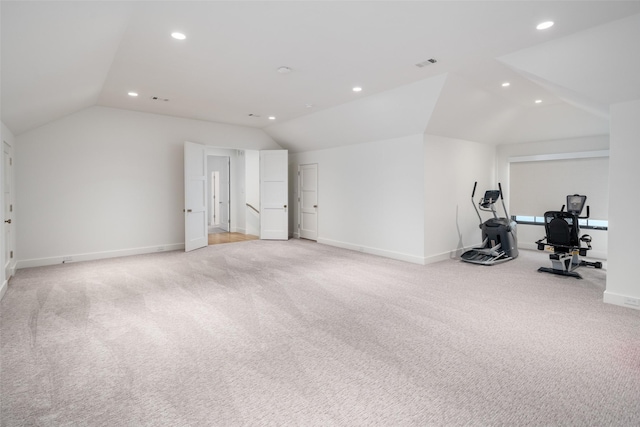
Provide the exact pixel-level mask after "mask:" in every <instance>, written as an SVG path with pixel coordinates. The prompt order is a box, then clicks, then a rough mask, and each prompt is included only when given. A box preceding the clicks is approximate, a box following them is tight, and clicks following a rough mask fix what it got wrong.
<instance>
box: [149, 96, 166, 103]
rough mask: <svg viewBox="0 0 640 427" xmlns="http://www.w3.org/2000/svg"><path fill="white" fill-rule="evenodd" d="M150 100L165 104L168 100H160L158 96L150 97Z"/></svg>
mask: <svg viewBox="0 0 640 427" xmlns="http://www.w3.org/2000/svg"><path fill="white" fill-rule="evenodd" d="M151 100H152V101H164V102H167V101H169V98H161V97H159V96H152V97H151Z"/></svg>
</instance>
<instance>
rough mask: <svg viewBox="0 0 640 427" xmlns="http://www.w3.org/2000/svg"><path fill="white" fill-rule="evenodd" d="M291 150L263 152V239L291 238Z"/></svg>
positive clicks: (261, 176) (261, 209)
mask: <svg viewBox="0 0 640 427" xmlns="http://www.w3.org/2000/svg"><path fill="white" fill-rule="evenodd" d="M288 206H289V179H288V152H287V150H263V151H260V238H261V239H268V240H287V239H288V238H289V215H288Z"/></svg>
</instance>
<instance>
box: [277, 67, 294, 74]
mask: <svg viewBox="0 0 640 427" xmlns="http://www.w3.org/2000/svg"><path fill="white" fill-rule="evenodd" d="M276 71H277V72H279V73H280V74H289V73H290V72H291V68H289V67H280V68H278V69H277V70H276Z"/></svg>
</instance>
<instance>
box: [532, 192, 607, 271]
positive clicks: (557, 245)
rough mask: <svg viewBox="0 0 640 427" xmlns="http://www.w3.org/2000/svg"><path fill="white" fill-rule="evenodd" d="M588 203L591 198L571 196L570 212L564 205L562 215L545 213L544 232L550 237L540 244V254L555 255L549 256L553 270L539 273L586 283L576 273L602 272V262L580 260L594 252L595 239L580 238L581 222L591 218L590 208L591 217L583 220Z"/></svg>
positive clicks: (543, 268)
mask: <svg viewBox="0 0 640 427" xmlns="http://www.w3.org/2000/svg"><path fill="white" fill-rule="evenodd" d="M586 203H587V196H581V195H579V194H573V195H568V196H567V204H566V207H567V210H566V211H565V210H564V208H565V205H562V208H561V209H560V210H559V211H548V212H545V213H544V228H545V232H546V234H547V235H546V236H545V237H543V238H542V239H540V240H538V241H537V242H536V243H537V245H538V250H540V251H542V250H545V249H546V248H549V249H550V250H551V251H553V253H551V254H549V259H550V260H551V263H552V267H551V268H549V267H540V268H539V269H538V271H542V272H545V273H552V274H560V275H562V276H571V277H575V278H577V279H582V276H580V274H578V273H576V272H575V271H574V270H575V269H577V268H578V267H595V268H602V263H601V262H589V261H584V260H581V259H580V257H581V256H586V255H587V251H588V250H590V249H591V236H589V235H588V234H585V235H583V236H580V226H579V224H578V223H579V221H580V220H581V219H587V218H589V206H587V216H580V214H581V213H582V210H583V209H584V206H585V204H586ZM582 243H585V244H586V247H583V246H582Z"/></svg>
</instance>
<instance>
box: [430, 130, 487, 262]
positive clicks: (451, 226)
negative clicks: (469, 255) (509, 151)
mask: <svg viewBox="0 0 640 427" xmlns="http://www.w3.org/2000/svg"><path fill="white" fill-rule="evenodd" d="M424 164H425V166H424V170H425V174H424V181H425V185H424V198H425V208H424V210H425V215H424V230H425V234H424V241H425V243H424V246H425V258H426V261H427V262H433V261H439V260H442V259H445V258H449V257H454V256H459V255H460V253H461V252H462V250H463V249H464V248H469V247H471V246H476V245H479V244H480V243H482V234H481V231H480V229H479V228H478V225H479V220H478V216H477V215H476V212H475V210H474V208H473V205H472V204H471V193H472V191H473V183H474V182H475V181H478V187H477V191H476V200H478V197H482V195H483V194H484V192H485V191H486V190H490V189H496V188H497V184H496V182H495V177H494V170H495V147H494V146H493V145H487V144H482V143H478V142H472V141H465V140H461V139H452V138H446V137H442V136H435V135H425V136H424ZM486 219H488V217H486V218H483V220H486Z"/></svg>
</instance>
